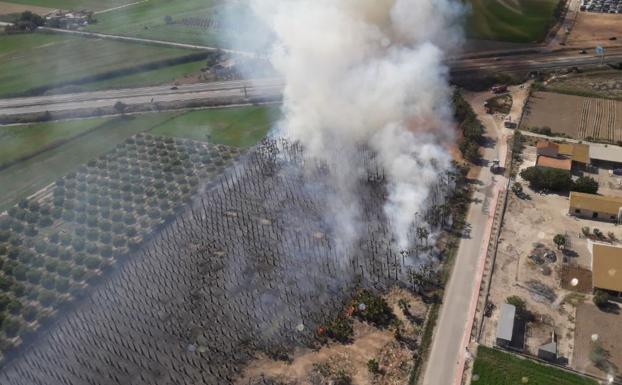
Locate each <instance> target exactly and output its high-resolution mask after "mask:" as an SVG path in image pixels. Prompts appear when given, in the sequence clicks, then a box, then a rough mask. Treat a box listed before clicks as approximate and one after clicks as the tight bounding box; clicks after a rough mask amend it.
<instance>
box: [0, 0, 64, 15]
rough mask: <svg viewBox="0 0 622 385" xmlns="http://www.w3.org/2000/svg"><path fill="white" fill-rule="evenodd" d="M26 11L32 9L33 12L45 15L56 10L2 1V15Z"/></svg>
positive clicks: (0, 13)
mask: <svg viewBox="0 0 622 385" xmlns="http://www.w3.org/2000/svg"><path fill="white" fill-rule="evenodd" d="M24 11H31V12H33V13H36V14H38V15H42V16H43V15H47V14H48V13H51V12H52V11H54V10H53V9H51V8H45V7H37V6H35V5H22V4H13V3H5V2H4V1H0V15H10V14H12V13H21V12H24Z"/></svg>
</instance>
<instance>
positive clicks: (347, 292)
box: [0, 140, 449, 385]
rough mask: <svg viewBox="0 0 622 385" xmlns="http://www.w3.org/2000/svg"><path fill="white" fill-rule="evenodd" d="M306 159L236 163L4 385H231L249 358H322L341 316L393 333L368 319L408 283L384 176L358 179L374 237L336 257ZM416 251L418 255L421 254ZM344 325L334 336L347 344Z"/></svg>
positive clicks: (263, 150)
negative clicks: (389, 219) (400, 283)
mask: <svg viewBox="0 0 622 385" xmlns="http://www.w3.org/2000/svg"><path fill="white" fill-rule="evenodd" d="M303 159H304V156H303V154H301V149H300V148H299V147H298V146H296V145H292V144H289V143H288V142H286V141H280V140H279V141H265V142H263V143H262V145H260V146H258V147H256V148H254V149H253V150H252V151H250V152H249V153H247V154H245V155H244V156H243V157H242V159H241V161H240V162H239V163H238V166H236V167H235V168H231V169H229V170H228V171H227V172H226V173H225V174H224V175H223V176H222V177H221V178H219V179H218V180H214V181H213V182H212V183H210V184H208V185H207V186H206V190H205V193H204V194H202V195H201V198H200V199H196V200H195V201H194V202H193V204H192V205H191V206H190V207H189V208H188V209H186V210H185V211H184V212H183V213H180V215H178V216H177V220H176V221H175V222H173V223H171V224H170V225H169V226H166V227H165V229H164V230H163V231H159V232H158V233H157V234H156V235H155V237H154V238H153V239H152V240H150V241H149V242H148V243H146V244H145V245H144V247H142V249H141V251H140V252H138V253H136V255H135V256H133V258H131V259H130V260H129V261H128V263H126V264H124V265H123V266H122V268H120V269H118V271H116V272H115V274H114V276H113V278H112V279H111V280H110V281H109V282H108V284H106V285H99V286H97V288H95V289H94V291H93V293H92V294H91V295H90V296H89V301H84V302H82V303H80V304H79V305H78V306H77V307H76V309H75V310H74V311H71V312H69V313H68V314H67V315H66V317H63V318H62V319H61V320H59V322H58V323H57V324H56V325H54V327H53V329H52V330H51V332H50V333H47V334H45V335H44V336H42V337H41V338H40V339H39V340H38V341H37V342H36V343H34V344H32V345H31V347H30V349H27V350H25V351H23V352H22V354H20V355H19V356H17V357H15V359H14V360H12V361H11V362H10V363H8V364H7V366H5V368H3V371H2V372H1V373H0V382H2V383H10V384H12V385H26V384H28V385H43V384H45V385H60V384H63V383H64V384H71V385H73V384H84V383H93V384H99V383H102V382H101V379H102V378H105V379H106V382H107V383H108V384H111V385H112V384H119V385H120V384H127V383H132V384H135V385H147V384H149V385H152V384H157V383H171V384H184V383H186V384H196V385H201V384H207V385H212V384H213V385H222V384H232V383H235V379H236V377H237V376H238V375H239V374H240V372H241V369H242V368H243V367H244V365H245V364H246V363H248V362H249V360H251V359H253V358H254V357H256V355H257V354H258V352H263V353H265V354H266V355H268V356H269V357H273V358H276V359H279V360H285V359H289V357H290V356H289V354H290V353H291V352H292V351H293V349H294V348H295V347H305V346H308V347H317V346H318V344H317V343H318V337H319V336H323V335H324V334H328V333H322V331H321V329H320V327H321V326H322V325H328V326H329V327H331V328H332V325H334V324H335V323H333V322H331V320H335V317H336V316H337V315H339V314H340V315H341V316H339V317H340V318H338V320H340V321H343V320H344V318H345V317H346V316H347V315H346V314H350V315H351V316H353V317H356V318H358V319H362V320H364V321H365V322H367V323H369V324H376V325H386V324H387V321H388V322H390V323H391V324H393V323H392V322H391V318H393V317H391V316H389V317H388V318H387V317H386V314H387V312H386V311H385V310H382V311H379V312H377V311H375V310H372V309H379V308H380V309H384V307H385V305H382V304H379V302H380V301H379V300H378V299H377V297H378V294H377V292H378V291H382V290H379V289H382V288H386V289H388V288H390V287H391V286H393V285H394V284H395V283H397V281H396V279H401V277H404V274H408V271H409V270H408V268H407V266H406V264H405V263H404V262H403V260H402V258H401V256H400V255H399V253H396V252H394V251H393V250H392V249H393V248H392V247H391V240H390V239H387V234H388V233H389V232H388V231H387V223H386V220H385V214H384V211H383V209H382V207H383V205H382V202H383V201H384V199H385V198H384V196H385V189H384V187H383V185H382V183H378V182H372V181H370V178H371V177H372V176H373V175H375V178H380V176H379V175H377V173H376V174H374V171H373V170H370V174H369V176H368V178H362V179H361V180H360V183H359V184H358V187H360V188H359V189H357V199H359V200H360V204H361V205H362V207H365V210H364V211H363V218H361V220H363V221H365V223H367V224H368V225H369V226H364V227H363V229H361V233H360V234H359V237H357V239H356V240H354V241H353V242H348V245H344V244H343V243H341V242H340V241H339V239H338V238H336V237H335V236H334V234H335V230H336V229H335V227H334V225H331V224H330V223H329V222H332V221H325V220H323V219H322V218H324V217H323V213H324V212H326V208H327V207H329V206H327V205H331V204H334V202H331V198H329V197H331V196H332V194H331V191H334V190H333V185H332V183H329V182H328V181H327V180H326V178H325V177H324V175H325V169H324V168H321V167H318V168H314V167H310V168H307V167H305V168H303V167H302V165H303V163H304V160H303ZM307 164H308V163H307ZM97 166H98V164H96V165H95V167H96V168H97ZM87 178H88V177H87ZM441 179H443V180H446V179H445V178H441ZM376 180H379V179H376ZM134 186H136V184H132V188H133V187H134ZM310 186H312V188H309V187H310ZM448 189H449V186H448V185H447V182H439V185H438V188H437V189H436V191H437V193H436V194H434V195H433V196H432V197H431V199H432V202H431V204H432V205H435V204H439V205H440V204H442V202H444V199H443V198H442V197H443V196H447V195H448V193H449V191H448ZM65 195H66V194H65ZM122 196H123V195H122ZM431 211H432V210H431ZM422 217H423V218H428V217H430V218H432V216H431V215H430V216H428V214H426V215H423V216H422ZM429 226H430V227H429V228H430V230H431V231H439V229H440V226H441V224H440V223H438V222H437V223H436V225H432V224H430V225H429ZM417 245H418V246H417V247H418V249H419V252H422V251H423V248H422V246H423V241H421V240H420V241H419V242H418V243H417ZM406 257H408V256H406ZM359 289H363V290H359ZM364 289H367V290H364ZM353 298H355V299H356V302H354V303H353ZM361 304H365V306H360V305H361ZM348 305H349V306H348ZM346 308H347V309H349V311H348V313H345V312H344V309H346ZM404 308H408V306H405V307H404ZM412 314H413V315H414V314H415V313H414V312H413V313H412ZM348 317H350V316H348ZM345 322H346V323H345V325H344V323H343V322H338V323H337V326H340V325H342V326H345V327H344V328H341V327H335V328H334V330H335V331H337V332H338V333H339V335H344V334H345V336H346V337H347V336H348V335H351V333H350V332H349V330H350V329H349V328H348V327H347V324H348V323H349V322H351V321H345ZM409 322H410V321H409ZM329 330H331V329H329ZM329 330H326V331H329ZM396 334H397V337H394V338H399V334H400V333H396ZM404 344H406V345H407V344H408V341H404ZM382 362H384V361H381V363H382ZM392 362H396V360H393V361H392ZM270 382H271V381H268V382H263V383H270ZM257 383H262V382H257ZM320 383H326V382H320Z"/></svg>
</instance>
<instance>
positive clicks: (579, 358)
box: [572, 302, 622, 377]
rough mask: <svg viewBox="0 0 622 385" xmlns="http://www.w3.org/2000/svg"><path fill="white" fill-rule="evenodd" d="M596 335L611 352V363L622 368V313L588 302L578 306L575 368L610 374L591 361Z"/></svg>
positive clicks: (588, 371)
mask: <svg viewBox="0 0 622 385" xmlns="http://www.w3.org/2000/svg"><path fill="white" fill-rule="evenodd" d="M594 335H596V336H597V337H598V341H599V342H600V344H601V345H602V347H603V348H605V350H607V351H608V352H609V354H610V358H609V361H610V363H612V364H613V365H615V366H616V367H617V368H618V369H622V315H621V314H619V311H618V314H616V313H606V312H603V311H601V310H599V309H598V308H597V307H596V306H594V305H593V304H591V303H587V302H586V303H584V304H582V305H580V306H578V307H577V322H576V332H575V350H574V358H573V365H572V366H573V368H575V369H577V370H580V371H585V372H587V373H591V374H594V375H597V376H600V377H605V376H606V375H607V374H608V373H605V372H603V371H602V370H600V369H598V368H596V367H595V366H594V364H592V362H591V361H590V358H589V355H590V351H591V350H592V348H593V346H594V343H593V342H592V336H594ZM618 373H619V372H618Z"/></svg>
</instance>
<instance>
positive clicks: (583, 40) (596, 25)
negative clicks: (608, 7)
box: [567, 12, 622, 49]
mask: <svg viewBox="0 0 622 385" xmlns="http://www.w3.org/2000/svg"><path fill="white" fill-rule="evenodd" d="M614 36H615V37H617V39H618V40H609V38H610V37H614ZM620 39H622V15H620V14H602V13H592V12H580V13H579V15H578V16H577V20H576V22H575V24H574V27H573V28H572V30H571V32H570V36H568V40H567V45H569V46H576V47H581V48H586V49H587V48H594V47H596V46H597V45H601V46H614V45H620V41H619V40H620Z"/></svg>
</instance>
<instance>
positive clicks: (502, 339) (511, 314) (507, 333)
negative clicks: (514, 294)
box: [497, 303, 516, 348]
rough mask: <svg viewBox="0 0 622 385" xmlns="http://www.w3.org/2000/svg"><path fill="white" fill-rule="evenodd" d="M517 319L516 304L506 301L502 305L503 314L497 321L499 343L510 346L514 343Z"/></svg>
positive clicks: (501, 345)
mask: <svg viewBox="0 0 622 385" xmlns="http://www.w3.org/2000/svg"><path fill="white" fill-rule="evenodd" d="M515 319H516V306H514V305H510V304H509V303H504V304H503V305H501V314H500V316H499V321H498V322H497V345H498V346H500V347H503V348H508V347H510V346H511V345H512V338H513V337H514V322H515Z"/></svg>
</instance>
